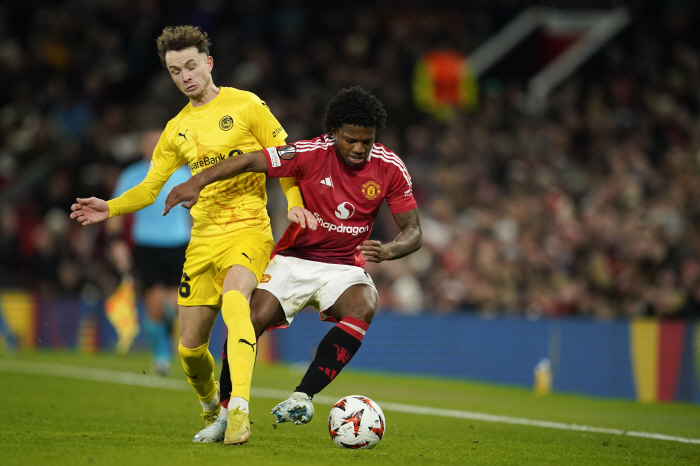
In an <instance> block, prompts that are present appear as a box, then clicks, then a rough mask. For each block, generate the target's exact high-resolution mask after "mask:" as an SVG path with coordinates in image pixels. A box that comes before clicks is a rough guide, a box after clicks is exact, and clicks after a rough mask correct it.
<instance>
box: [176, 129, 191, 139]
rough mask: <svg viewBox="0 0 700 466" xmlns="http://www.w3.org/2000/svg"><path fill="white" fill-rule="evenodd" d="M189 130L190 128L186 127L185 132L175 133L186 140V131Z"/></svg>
mask: <svg viewBox="0 0 700 466" xmlns="http://www.w3.org/2000/svg"><path fill="white" fill-rule="evenodd" d="M189 130H190V129H189V128H187V129H186V130H185V134H182V133H177V137H180V136H182V137H183V138H185V141H187V132H188V131H189Z"/></svg>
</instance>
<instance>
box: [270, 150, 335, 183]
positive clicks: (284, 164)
mask: <svg viewBox="0 0 700 466" xmlns="http://www.w3.org/2000/svg"><path fill="white" fill-rule="evenodd" d="M298 143H302V145H303V143H304V141H297V142H296V143H294V144H287V145H285V146H277V147H268V148H267V149H263V154H265V159H266V161H267V176H269V177H272V178H284V177H286V176H291V177H294V178H298V179H300V180H302V179H304V176H305V174H306V172H307V171H308V167H307V165H308V164H318V163H319V157H322V156H323V151H322V150H320V149H309V148H304V147H299V146H298V145H297V144H298Z"/></svg>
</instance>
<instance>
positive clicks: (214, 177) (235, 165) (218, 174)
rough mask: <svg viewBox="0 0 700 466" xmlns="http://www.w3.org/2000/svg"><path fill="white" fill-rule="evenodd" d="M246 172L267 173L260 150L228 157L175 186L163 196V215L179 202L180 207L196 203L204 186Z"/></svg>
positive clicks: (265, 163) (264, 160)
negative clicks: (166, 195)
mask: <svg viewBox="0 0 700 466" xmlns="http://www.w3.org/2000/svg"><path fill="white" fill-rule="evenodd" d="M246 172H252V173H267V161H266V159H265V154H263V152H262V151H259V150H258V151H255V152H248V153H245V154H241V155H237V156H236V157H230V158H228V159H226V160H224V161H223V162H219V163H217V164H215V165H214V166H212V167H210V168H207V169H206V170H204V171H202V172H201V173H197V174H196V175H194V176H193V177H192V178H190V179H189V180H187V181H185V182H184V183H182V184H179V185H177V186H175V187H174V188H173V189H171V190H170V193H168V197H167V198H165V209H164V210H163V215H167V213H168V212H170V209H172V208H173V207H174V206H176V205H178V204H179V203H181V202H184V204H182V207H185V208H186V209H189V208H191V207H192V206H193V205H195V204H196V203H197V200H198V199H199V193H200V192H201V191H202V189H204V187H205V186H207V185H209V184H211V183H214V182H216V181H221V180H227V179H229V178H233V177H235V176H238V175H240V174H241V173H246Z"/></svg>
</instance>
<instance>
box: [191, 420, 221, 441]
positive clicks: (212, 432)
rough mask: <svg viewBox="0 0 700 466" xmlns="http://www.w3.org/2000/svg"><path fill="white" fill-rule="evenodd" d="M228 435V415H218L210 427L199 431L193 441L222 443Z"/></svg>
mask: <svg viewBox="0 0 700 466" xmlns="http://www.w3.org/2000/svg"><path fill="white" fill-rule="evenodd" d="M225 435H226V417H224V416H216V420H215V421H214V422H212V423H211V424H209V427H205V428H204V429H202V430H200V431H199V432H197V435H195V436H194V438H193V439H192V441H193V442H203V443H220V442H223V441H224V436H225Z"/></svg>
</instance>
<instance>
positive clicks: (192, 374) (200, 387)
mask: <svg viewBox="0 0 700 466" xmlns="http://www.w3.org/2000/svg"><path fill="white" fill-rule="evenodd" d="M248 320H250V319H248ZM251 325H252V324H251ZM208 348H209V342H206V343H204V344H203V345H202V346H198V347H197V348H192V349H190V348H185V347H184V346H182V342H180V344H179V345H178V347H177V350H178V352H179V353H180V359H181V360H182V368H183V369H184V370H185V374H186V375H187V381H188V382H189V383H190V385H192V388H194V391H195V392H196V393H197V396H198V397H199V401H201V402H202V403H208V402H210V401H211V400H212V399H213V398H214V396H215V395H216V384H215V383H214V358H213V357H212V355H211V353H210V352H209V349H208Z"/></svg>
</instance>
